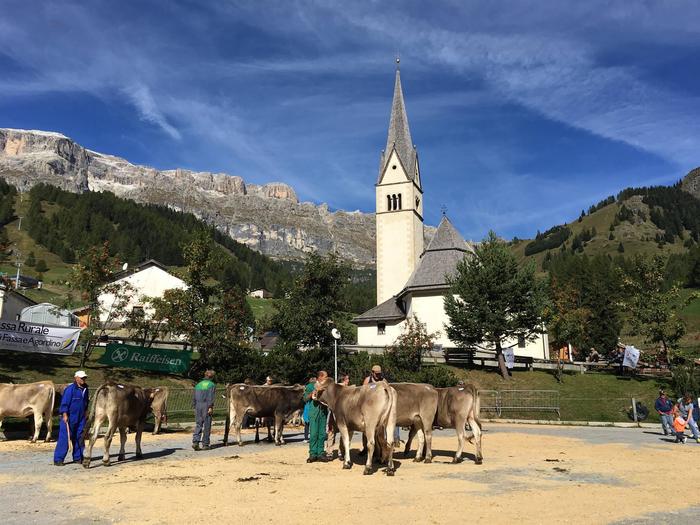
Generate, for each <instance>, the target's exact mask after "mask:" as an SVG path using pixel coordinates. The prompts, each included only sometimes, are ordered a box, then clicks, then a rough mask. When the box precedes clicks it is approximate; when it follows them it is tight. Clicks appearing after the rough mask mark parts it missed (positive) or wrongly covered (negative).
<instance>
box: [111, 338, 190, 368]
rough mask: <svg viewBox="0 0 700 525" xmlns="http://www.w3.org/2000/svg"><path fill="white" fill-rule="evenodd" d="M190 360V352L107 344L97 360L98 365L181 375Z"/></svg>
mask: <svg viewBox="0 0 700 525" xmlns="http://www.w3.org/2000/svg"><path fill="white" fill-rule="evenodd" d="M191 358H192V354H191V353H190V352H183V351H179V350H166V349H165V348H144V347H142V346H134V345H123V344H119V343H109V344H108V345H107V350H105V353H104V355H103V356H102V357H100V359H98V363H102V364H104V365H110V366H118V367H122V368H139V369H141V370H155V371H156V372H170V373H173V374H181V373H183V372H186V371H187V369H188V368H189V367H190V360H191Z"/></svg>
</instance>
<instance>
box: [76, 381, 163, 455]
mask: <svg viewBox="0 0 700 525" xmlns="http://www.w3.org/2000/svg"><path fill="white" fill-rule="evenodd" d="M155 391H156V389H155V388H141V387H138V386H133V385H122V384H116V383H112V382H110V383H106V384H104V385H102V386H101V387H100V388H98V389H97V393H96V394H95V400H94V402H93V405H92V410H91V411H90V419H89V420H88V424H87V425H85V431H84V433H83V439H85V438H86V437H87V436H88V434H89V433H90V432H92V435H91V436H90V444H89V445H88V449H87V453H86V454H85V455H84V457H83V467H85V468H90V459H91V458H92V447H93V446H94V445H95V441H96V440H97V435H98V432H99V430H100V426H101V425H102V421H103V420H104V419H105V418H106V419H107V421H108V427H107V433H106V434H105V441H104V445H105V451H104V455H103V456H102V464H103V465H105V466H109V464H110V460H109V447H110V445H111V444H112V438H113V437H114V433H115V432H116V431H117V429H119V437H120V447H119V457H118V459H119V461H122V460H123V459H124V457H125V453H124V445H125V443H126V431H127V430H128V429H129V427H135V428H136V457H137V458H141V457H143V454H142V452H141V434H142V433H143V426H144V423H145V421H146V416H147V415H148V413H149V411H150V410H151V403H152V401H153V398H154V397H155V396H156V392H155ZM91 428H92V430H90V429H91Z"/></svg>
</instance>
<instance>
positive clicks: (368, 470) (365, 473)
mask: <svg viewBox="0 0 700 525" xmlns="http://www.w3.org/2000/svg"><path fill="white" fill-rule="evenodd" d="M362 473H363V474H364V475H365V476H369V475H370V474H371V473H372V469H371V468H370V467H365V470H363V471H362Z"/></svg>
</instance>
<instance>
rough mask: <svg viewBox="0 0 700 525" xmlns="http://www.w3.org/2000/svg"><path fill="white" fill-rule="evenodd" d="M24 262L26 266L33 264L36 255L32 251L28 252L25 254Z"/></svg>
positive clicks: (34, 263)
mask: <svg viewBox="0 0 700 525" xmlns="http://www.w3.org/2000/svg"><path fill="white" fill-rule="evenodd" d="M24 264H26V265H27V266H35V265H36V256H35V255H34V252H29V255H27V258H26V260H25V261H24ZM37 271H38V272H40V271H46V270H37Z"/></svg>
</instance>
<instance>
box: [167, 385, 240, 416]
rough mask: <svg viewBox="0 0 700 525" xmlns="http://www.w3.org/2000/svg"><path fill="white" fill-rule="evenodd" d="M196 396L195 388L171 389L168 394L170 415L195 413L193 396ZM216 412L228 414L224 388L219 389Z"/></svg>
mask: <svg viewBox="0 0 700 525" xmlns="http://www.w3.org/2000/svg"><path fill="white" fill-rule="evenodd" d="M193 395H194V388H191V387H181V388H172V387H170V388H169V392H168V414H178V413H183V412H187V413H193V412H192V411H193V408H192V396H193ZM214 411H215V412H220V411H223V412H226V396H225V390H224V389H223V388H217V390H216V397H215V398H214Z"/></svg>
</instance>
